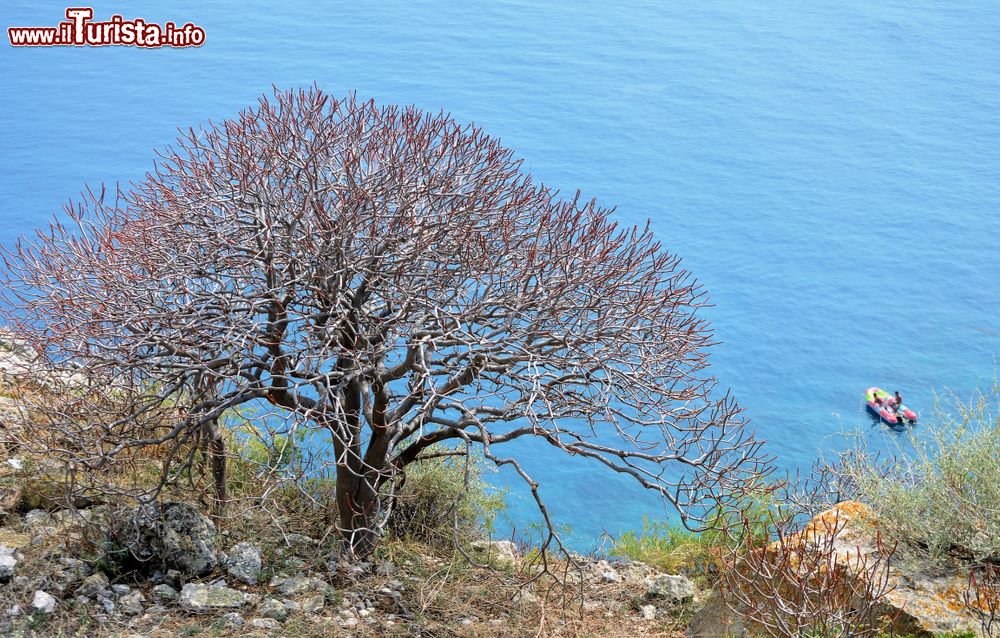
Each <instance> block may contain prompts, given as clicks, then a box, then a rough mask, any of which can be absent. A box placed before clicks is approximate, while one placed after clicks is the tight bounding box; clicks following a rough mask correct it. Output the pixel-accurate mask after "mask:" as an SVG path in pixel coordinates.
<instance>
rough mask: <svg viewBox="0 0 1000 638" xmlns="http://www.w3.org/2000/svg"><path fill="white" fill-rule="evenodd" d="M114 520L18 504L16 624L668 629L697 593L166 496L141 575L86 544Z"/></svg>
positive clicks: (251, 630) (602, 565)
mask: <svg viewBox="0 0 1000 638" xmlns="http://www.w3.org/2000/svg"><path fill="white" fill-rule="evenodd" d="M130 514H131V515H132V517H133V518H132V519H131V520H133V521H135V520H139V521H151V520H153V519H152V517H151V516H148V513H143V512H140V513H139V514H142V515H146V518H145V519H143V517H142V516H141V515H140V516H136V514H137V512H135V511H132V512H130ZM117 516H118V518H116V515H115V514H114V513H110V512H109V511H108V510H107V508H106V507H103V506H102V507H98V508H91V509H89V510H81V511H79V512H73V513H71V512H69V511H68V510H67V511H59V512H46V511H43V510H33V511H30V512H27V513H25V514H23V515H21V514H17V513H8V514H7V516H6V520H5V525H4V526H3V527H2V528H0V580H2V581H3V582H4V584H3V585H0V588H2V591H0V601H2V605H3V608H2V609H0V631H2V633H3V634H4V635H37V636H76V635H86V636H120V637H123V638H124V637H126V636H127V637H130V638H131V637H138V636H147V637H150V638H153V637H159V636H179V635H190V636H193V635H207V636H243V635H260V636H290V637H291V636H439V635H441V636H445V635H447V636H479V635H490V636H503V635H511V636H513V635H529V634H535V633H537V632H539V631H541V632H542V633H543V634H544V635H581V634H583V635H585V634H592V635H622V636H624V635H628V636H658V635H659V636H668V635H677V634H678V633H679V630H680V629H681V628H682V627H683V625H684V619H685V617H686V615H687V611H688V610H689V609H690V606H691V604H692V603H693V602H694V601H695V598H696V595H697V594H696V591H695V588H694V586H693V585H692V583H691V582H690V581H688V579H686V578H684V577H683V576H675V575H669V574H661V573H657V572H656V570H654V569H653V568H651V567H649V566H647V565H644V564H641V563H635V562H631V563H630V562H624V561H617V562H610V561H608V560H603V559H597V558H586V557H578V563H577V565H576V566H570V565H568V564H559V565H558V567H559V568H560V569H563V570H566V568H569V569H568V571H562V573H561V574H560V576H561V577H562V578H563V579H564V580H565V581H566V582H567V583H568V584H567V585H565V586H563V585H557V584H555V583H554V582H553V581H552V580H550V579H541V580H539V581H537V582H536V583H534V584H532V585H526V586H522V585H521V583H523V581H524V580H525V577H526V576H529V575H530V574H529V573H527V572H526V571H524V570H521V569H519V568H520V566H521V565H523V563H524V561H522V559H521V558H520V557H519V556H518V554H517V550H516V548H515V547H514V545H513V544H512V543H510V542H509V541H494V542H482V543H478V544H477V545H478V547H477V549H476V551H477V557H478V558H480V559H482V560H483V561H484V562H485V563H489V564H490V566H489V567H476V566H473V565H471V564H469V563H468V562H467V561H465V560H464V559H462V558H461V557H460V556H454V555H448V554H441V553H436V552H434V551H432V550H430V549H429V548H426V547H421V548H416V547H411V546H407V545H405V544H399V543H396V544H393V543H391V542H390V543H389V544H388V545H387V547H386V548H385V551H383V552H380V553H379V557H378V558H377V559H375V560H372V561H368V562H359V563H352V562H348V561H345V560H343V559H342V558H341V557H340V555H339V554H338V553H337V552H336V551H335V550H334V549H332V548H330V547H324V546H323V545H322V544H321V543H320V542H319V541H317V540H316V539H312V538H309V537H307V536H303V535H299V534H287V535H284V536H283V538H281V539H278V538H270V539H269V540H268V541H261V540H258V541H246V540H241V541H234V539H227V534H225V533H219V531H218V530H217V529H216V527H215V525H214V524H213V523H212V521H211V520H210V519H209V518H207V517H205V516H204V515H203V514H201V513H200V512H199V511H198V510H197V509H196V508H194V507H193V506H191V505H187V504H183V503H168V504H165V505H164V506H163V508H162V509H161V511H160V517H159V519H157V520H158V521H159V522H158V523H157V524H155V525H154V524H149V525H147V526H145V527H144V524H145V523H143V522H140V523H139V524H137V525H136V526H135V527H133V528H132V529H130V530H129V533H128V535H127V538H128V541H129V542H131V543H132V545H131V546H129V547H128V548H127V549H128V550H129V551H130V552H132V554H133V555H140V556H143V557H145V558H147V560H148V561H149V564H150V565H157V566H159V567H158V568H155V569H152V570H151V571H149V572H148V573H145V572H143V571H140V570H135V569H132V570H131V571H130V570H128V569H123V568H122V567H121V566H114V567H113V568H112V566H111V565H109V564H108V559H107V557H105V558H102V559H99V560H96V561H94V560H89V557H88V556H87V555H86V551H84V550H85V549H86V548H87V547H88V546H89V544H90V543H91V541H88V538H91V537H92V533H93V531H94V529H102V530H105V531H103V532H102V533H105V534H106V532H107V526H108V525H113V524H117V522H120V520H121V518H120V514H118V515H117ZM154 532H155V533H154ZM108 537H110V538H113V539H115V542H121V541H122V540H123V539H124V538H125V536H123V535H122V534H115V533H113V531H112V533H111V534H108ZM227 540H228V542H227ZM81 556H82V557H81Z"/></svg>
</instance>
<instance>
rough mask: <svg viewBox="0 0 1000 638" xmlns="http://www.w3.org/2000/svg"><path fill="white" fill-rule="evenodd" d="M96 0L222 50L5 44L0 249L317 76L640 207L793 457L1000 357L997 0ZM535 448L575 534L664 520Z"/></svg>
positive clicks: (744, 390)
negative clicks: (181, 26) (878, 409)
mask: <svg viewBox="0 0 1000 638" xmlns="http://www.w3.org/2000/svg"><path fill="white" fill-rule="evenodd" d="M93 4H94V9H95V13H96V16H97V18H98V19H107V18H108V17H109V16H110V15H111V14H112V13H122V14H124V16H125V17H126V18H132V17H142V18H145V19H146V20H148V21H152V22H158V23H163V22H166V21H167V20H173V21H175V22H177V23H184V22H188V21H191V22H194V23H196V24H199V25H201V26H203V27H204V28H205V30H206V33H207V42H206V44H205V45H204V46H203V47H201V48H198V49H186V50H166V49H163V50H139V49H135V48H124V47H107V48H102V49H93V48H90V49H76V48H55V49H13V48H11V47H10V46H9V45H8V44H7V43H6V41H4V42H2V43H0V78H2V82H3V85H4V86H3V91H2V93H0V144H2V145H0V241H2V242H9V241H11V240H12V239H13V238H14V237H15V236H16V235H18V234H20V233H23V232H25V231H28V230H29V229H31V228H33V227H37V226H39V225H42V224H45V223H46V221H47V219H48V218H49V217H50V216H51V215H52V214H53V213H54V212H56V211H57V210H58V208H59V206H60V205H61V204H62V203H63V202H64V201H65V200H66V198H67V197H68V196H70V195H75V194H76V193H78V192H79V191H80V189H81V188H82V187H83V185H84V184H85V183H92V184H94V183H99V182H101V181H104V182H108V183H110V184H113V183H115V182H116V181H122V182H128V181H129V180H131V179H134V178H137V177H139V176H141V175H142V174H143V173H144V172H145V171H146V170H148V169H149V168H150V167H151V161H152V157H153V156H152V149H154V148H157V147H163V146H164V145H166V144H167V143H169V142H170V141H171V140H172V139H173V136H174V134H175V130H176V127H178V126H181V127H187V126H192V125H197V124H199V123H201V122H204V121H206V120H207V119H209V118H211V119H220V118H225V117H228V116H232V115H234V114H235V113H236V112H237V111H238V110H239V109H241V108H243V107H245V106H247V105H249V104H251V103H252V102H254V100H255V99H256V97H257V96H258V95H260V94H261V93H264V92H266V91H268V90H269V88H270V87H271V85H272V84H274V85H277V86H279V87H282V88H285V87H291V86H300V85H306V84H310V83H312V82H316V83H317V84H318V85H319V86H320V87H322V88H324V89H325V90H327V91H329V92H332V93H335V94H342V93H344V92H346V91H348V90H356V91H357V92H358V94H359V95H361V96H366V97H368V96H370V97H374V98H376V99H377V100H379V101H380V102H383V103H399V104H403V103H414V104H416V105H418V106H420V107H422V108H425V109H430V110H434V111H437V110H439V109H445V110H448V111H450V112H452V113H453V114H454V115H455V116H456V117H457V118H459V119H460V120H465V121H474V122H475V123H476V124H478V125H480V126H482V127H484V128H485V129H486V130H487V131H489V132H490V133H492V134H493V135H496V136H499V137H500V138H502V140H503V141H504V143H505V144H507V145H508V146H510V147H512V148H514V149H516V151H517V152H518V154H519V155H520V156H521V157H523V158H524V159H525V162H526V166H527V168H528V169H529V170H530V171H531V172H532V173H534V174H535V175H536V176H537V177H538V178H539V179H541V180H542V181H544V182H546V183H548V184H550V185H554V186H557V187H559V188H561V189H563V190H564V191H570V192H572V191H574V190H575V189H577V188H580V189H582V190H583V192H584V194H585V195H587V196H596V197H598V199H599V200H600V201H601V202H602V203H603V204H605V205H615V206H617V207H618V213H617V214H618V217H619V218H620V219H621V220H622V221H624V222H627V223H642V222H644V221H645V220H646V219H647V218H650V219H652V223H653V227H654V228H655V231H656V233H657V235H658V236H659V237H660V238H661V239H662V240H663V241H664V243H665V244H666V245H667V246H668V247H669V248H670V249H671V250H672V251H674V252H676V253H678V254H680V255H682V256H683V257H684V258H685V260H686V265H687V266H688V267H689V268H690V269H691V270H692V271H693V272H694V273H695V274H696V275H697V276H698V278H699V279H700V280H701V281H702V282H703V283H704V285H705V286H706V288H707V290H708V291H710V294H711V299H712V301H713V302H714V304H715V306H714V307H713V308H710V309H708V310H707V311H706V313H705V315H706V316H707V317H708V318H710V319H711V321H712V323H713V325H714V327H715V331H716V335H717V337H718V338H719V339H720V340H721V341H722V342H723V343H722V344H721V345H720V346H718V347H716V348H715V350H714V354H713V358H712V362H713V370H714V373H715V374H716V376H717V377H718V378H719V380H720V382H721V383H723V384H725V385H726V386H729V387H731V388H732V389H733V390H734V392H735V393H736V396H737V397H738V398H739V399H740V401H741V402H742V404H743V405H744V406H746V408H747V409H748V411H749V414H750V416H751V418H752V419H753V423H754V427H755V429H756V430H757V431H758V433H759V434H760V436H762V437H763V438H765V439H767V440H768V441H769V442H770V443H769V446H770V449H771V451H772V452H774V453H775V454H777V455H778V456H779V459H780V463H781V465H782V466H783V467H786V468H794V467H803V466H807V465H808V464H809V463H810V462H811V461H812V459H814V458H815V457H816V456H817V455H818V454H820V453H825V454H830V453H832V452H834V451H836V450H838V449H842V448H844V447H845V446H846V445H848V443H849V440H848V439H847V438H846V437H844V436H843V435H842V434H841V433H842V432H844V431H855V430H858V429H860V431H861V432H862V436H863V437H864V438H865V439H866V440H867V442H868V444H870V445H872V446H875V447H887V446H889V445H890V444H891V441H892V439H893V438H894V437H896V436H897V435H895V434H893V433H892V432H889V431H887V430H886V429H884V428H882V427H873V426H872V425H871V423H870V422H869V421H868V420H867V419H866V418H865V416H864V414H863V413H862V411H861V407H860V398H861V392H862V391H863V389H864V388H865V387H866V386H868V385H871V384H879V385H884V386H886V387H888V388H889V389H890V390H894V389H897V388H898V389H900V390H902V391H903V393H904V394H905V395H906V398H907V403H910V404H912V405H914V406H915V407H917V408H918V409H921V408H924V409H926V408H927V407H929V406H930V404H931V403H932V402H933V393H934V392H935V391H937V392H942V391H944V390H945V389H951V390H954V391H956V392H958V393H968V392H970V391H971V390H972V389H973V388H974V387H975V386H976V384H977V382H978V381H979V380H980V379H985V378H989V377H991V376H992V374H993V371H994V365H995V362H994V357H995V356H996V355H997V354H998V353H1000V291H998V284H1000V260H998V258H997V248H998V247H997V244H998V240H1000V215H998V213H1000V104H998V101H1000V11H997V5H996V4H995V2H992V1H986V0H972V1H968V2H964V1H958V2H916V3H914V2H901V1H899V0H887V1H885V2H878V3H872V2H865V1H861V0H836V1H824V0H818V1H816V2H809V3H802V2H791V1H787V2H763V3H748V2H747V3H745V2H716V1H711V0H698V1H697V2H693V1H692V2H689V1H686V0H680V1H676V2H652V1H649V2H628V1H619V2H614V3H580V2H568V1H558V2H538V1H532V2H527V1H523V2H492V3H479V2H463V3H459V2H425V1H419V0H408V1H406V2H395V1H383V2H377V3H376V2H357V1H355V2H343V3H318V2H306V1H304V0H291V1H286V2H273V3H256V4H253V5H251V4H248V3H236V2H232V3H224V2H211V3H206V2H194V1H181V0H174V1H172V2H170V3H163V2H151V1H136V0H131V1H129V2H97V3H93ZM65 7H66V5H65V4H58V3H53V2H47V1H46V2H40V1H38V0H5V1H4V2H3V4H2V6H0V26H3V27H4V29H6V27H8V26H12V25H16V26H21V25H46V26H47V25H54V24H55V23H56V22H57V21H58V20H59V19H61V18H62V16H63V12H64V10H65ZM321 7H322V8H321ZM4 38H6V35H4ZM522 451H523V453H524V455H525V457H526V462H525V463H526V468H527V469H528V470H529V471H530V472H532V473H533V474H534V475H535V477H536V478H537V479H538V480H539V481H540V482H541V483H542V494H543V496H544V497H545V498H546V499H547V501H548V503H549V506H550V508H551V510H552V511H553V512H554V515H555V517H556V518H557V520H559V521H561V522H563V523H566V524H568V525H569V526H571V527H572V529H573V533H574V540H575V543H576V544H577V546H579V547H587V546H589V545H591V544H592V543H594V542H595V540H596V539H597V538H598V536H599V535H600V534H601V532H602V531H605V530H606V531H608V532H612V533H616V532H618V531H620V530H621V529H623V528H629V527H635V526H637V525H639V524H640V523H641V519H642V516H643V515H644V514H649V515H651V516H653V517H654V518H656V519H659V520H662V519H663V518H664V516H666V513H665V511H664V509H663V508H662V506H661V505H660V503H659V502H658V501H657V500H656V499H655V498H652V497H650V496H649V495H645V494H640V493H639V490H638V489H635V488H634V487H633V485H632V484H631V483H629V482H628V481H626V480H625V479H621V478H620V477H616V476H608V473H606V472H603V471H601V470H600V469H599V468H597V467H596V466H590V465H588V464H581V463H576V462H572V461H568V460H563V459H561V458H560V457H558V456H552V455H551V453H548V452H547V450H541V451H539V450H538V449H537V447H527V448H523V450H522ZM506 478H507V477H506V476H505V475H503V476H498V477H495V479H494V480H496V481H497V482H498V483H502V482H504V481H505V480H506ZM510 504H511V518H512V523H513V524H514V525H515V526H516V527H518V529H524V528H525V526H526V525H528V524H529V523H530V522H531V521H532V520H534V519H535V516H534V514H533V504H532V503H531V502H530V500H529V499H528V497H527V496H526V493H525V492H524V491H522V490H518V489H515V490H514V492H513V493H512V495H511V498H510Z"/></svg>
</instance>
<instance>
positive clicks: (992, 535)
mask: <svg viewBox="0 0 1000 638" xmlns="http://www.w3.org/2000/svg"><path fill="white" fill-rule="evenodd" d="M998 398H1000V388H998V387H996V386H995V387H994V390H993V393H992V394H991V395H990V396H987V395H984V394H981V393H977V394H976V396H975V397H974V398H973V400H971V401H970V402H968V403H961V402H959V401H957V400H954V401H952V402H950V405H949V406H948V407H947V408H944V407H942V405H941V404H940V403H939V404H938V405H937V406H936V409H935V411H934V418H933V421H932V423H933V425H932V426H930V427H929V428H926V429H925V430H921V431H918V432H916V433H915V434H913V435H912V442H913V451H912V452H909V451H908V452H904V453H901V454H900V455H899V456H898V458H894V459H893V460H892V461H893V462H892V464H884V463H879V462H878V461H877V459H875V458H873V457H872V456H871V455H868V454H865V453H864V452H862V453H860V454H858V455H857V456H855V457H852V458H850V459H849V460H848V462H847V463H845V465H844V472H845V473H846V475H847V476H848V478H850V479H851V480H852V481H853V482H854V484H855V485H856V489H857V490H858V493H859V497H860V498H861V499H862V500H864V501H866V502H868V503H869V504H870V505H871V506H872V508H873V509H874V511H875V513H876V515H877V520H878V524H879V527H880V528H881V529H882V530H883V531H884V532H887V533H889V534H890V535H891V536H893V537H894V538H896V539H897V540H899V541H901V542H903V543H906V544H908V545H909V546H911V547H916V548H919V549H921V550H923V551H926V552H927V553H929V554H930V555H931V556H933V557H938V558H940V557H943V556H945V555H959V556H963V557H966V558H972V559H975V560H991V561H995V560H998V559H1000V417H998V411H997V403H998Z"/></svg>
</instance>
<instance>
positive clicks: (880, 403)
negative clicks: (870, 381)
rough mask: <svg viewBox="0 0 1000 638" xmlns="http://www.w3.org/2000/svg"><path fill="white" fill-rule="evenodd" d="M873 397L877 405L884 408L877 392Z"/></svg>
mask: <svg viewBox="0 0 1000 638" xmlns="http://www.w3.org/2000/svg"><path fill="white" fill-rule="evenodd" d="M872 397H874V399H873V400H874V402H875V405H877V406H879V407H881V406H882V397H880V396H879V395H878V393H877V392H875V393H873V394H872Z"/></svg>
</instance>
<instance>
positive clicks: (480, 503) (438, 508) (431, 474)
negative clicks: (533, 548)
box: [389, 450, 504, 542]
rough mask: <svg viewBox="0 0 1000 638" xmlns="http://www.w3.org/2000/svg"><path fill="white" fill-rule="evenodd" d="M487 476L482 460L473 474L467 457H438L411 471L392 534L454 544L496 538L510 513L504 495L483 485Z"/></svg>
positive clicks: (391, 526) (401, 493)
mask: <svg viewBox="0 0 1000 638" xmlns="http://www.w3.org/2000/svg"><path fill="white" fill-rule="evenodd" d="M442 451H443V450H438V452H442ZM467 469H468V475H467V472H466V470H467ZM483 470H484V462H483V461H482V460H481V459H474V460H471V461H470V463H469V464H468V468H467V465H466V459H465V457H464V456H435V457H433V458H428V459H427V460H424V461H420V462H417V463H415V464H413V465H411V466H410V467H408V468H406V480H405V482H404V483H403V486H402V488H401V489H400V491H399V493H398V494H397V499H396V507H395V510H394V511H393V514H392V516H391V517H390V519H389V531H390V533H391V534H392V535H393V536H395V537H397V538H408V539H412V540H418V541H424V542H433V541H438V542H440V541H442V540H445V539H452V538H454V537H455V535H456V533H457V538H458V540H460V541H466V540H471V539H476V538H480V537H481V536H482V535H483V533H484V532H486V533H491V532H492V531H493V524H494V522H495V520H496V517H497V515H498V514H499V513H500V512H501V511H502V510H503V507H504V492H503V491H497V490H496V489H495V488H493V487H491V486H489V485H488V484H487V483H486V481H484V480H483Z"/></svg>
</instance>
